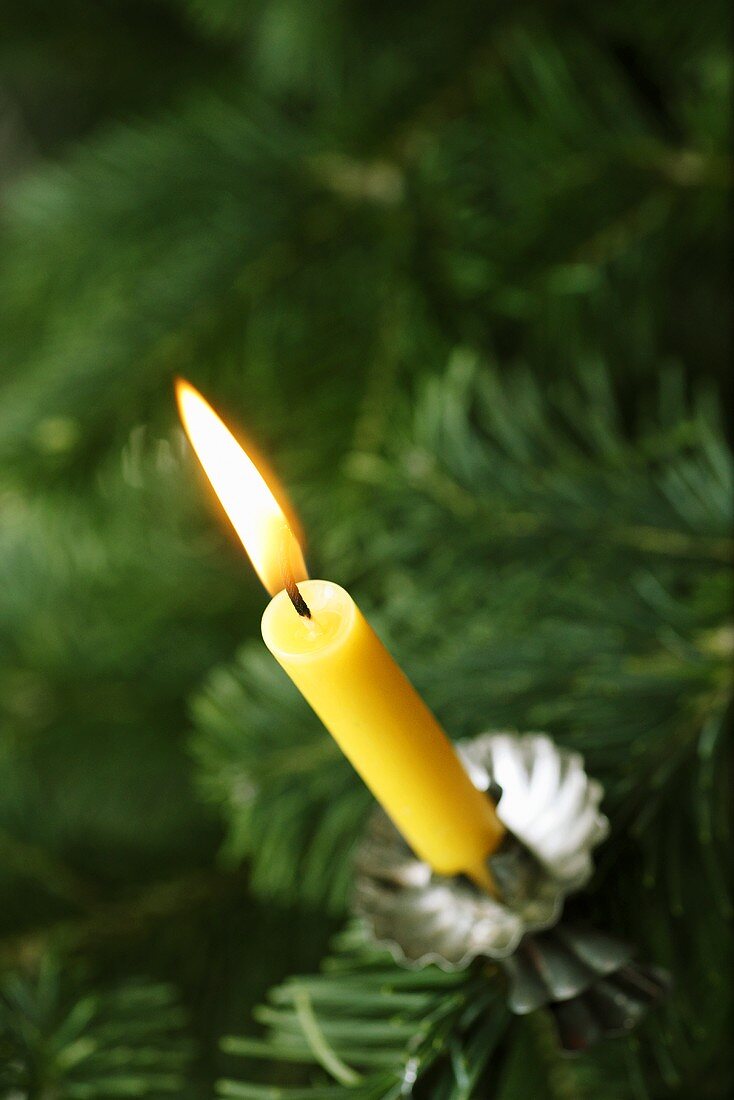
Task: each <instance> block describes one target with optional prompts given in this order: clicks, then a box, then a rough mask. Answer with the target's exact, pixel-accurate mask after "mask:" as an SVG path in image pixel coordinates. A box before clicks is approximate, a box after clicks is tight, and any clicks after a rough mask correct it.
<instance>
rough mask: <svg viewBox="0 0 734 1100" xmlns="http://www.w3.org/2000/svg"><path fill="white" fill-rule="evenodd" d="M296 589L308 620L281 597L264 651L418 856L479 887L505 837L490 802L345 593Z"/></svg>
mask: <svg viewBox="0 0 734 1100" xmlns="http://www.w3.org/2000/svg"><path fill="white" fill-rule="evenodd" d="M299 588H300V591H301V594H302V596H303V598H304V600H305V602H306V604H307V605H308V607H309V609H310V611H311V618H310V619H309V618H306V617H305V616H301V615H298V614H296V613H295V611H294V608H293V605H292V603H291V601H290V599H289V598H288V594H287V593H286V592H280V593H279V594H278V595H277V596H276V597H275V599H273V600H272V601H271V602H270V604H269V605H268V607H267V608H266V610H265V614H264V615H263V620H262V634H263V639H264V641H265V644H266V646H267V647H268V649H269V650H270V652H271V653H272V654H273V656H274V657H275V659H276V660H277V661H278V663H279V664H280V665H281V666H282V668H283V669H285V671H286V672H287V673H288V675H289V676H290V678H291V680H292V681H293V683H294V684H295V685H296V687H297V688H298V690H299V691H300V692H301V694H302V695H303V696H304V698H305V699H306V700H307V701H308V703H310V705H311V706H312V707H313V709H314V710H315V711H316V713H317V714H318V716H319V718H320V719H321V721H322V722H323V723H324V725H325V726H326V728H327V729H328V730H329V731H330V733H331V734H332V735H333V737H334V739H335V740H336V741H337V742H338V744H339V746H340V748H341V749H342V751H343V752H344V754H345V756H347V758H348V759H349V760H350V761H351V763H352V764H353V765H354V767H355V769H356V770H357V771H358V772H359V774H360V775H361V776H362V778H363V780H364V781H365V783H366V784H367V786H368V787H369V788H370V790H371V791H372V793H373V794H374V796H375V798H377V800H378V802H380V803H381V804H382V806H383V807H384V809H385V810H386V811H387V813H388V814H389V815H390V817H391V818H392V820H393V822H394V823H395V825H396V826H397V828H398V829H399V830H400V832H401V833H402V835H403V836H404V837H405V839H406V840H407V841H408V843H409V844H410V846H411V847H412V848H413V850H414V851H415V852H416V854H417V855H419V856H420V857H421V858H422V859H424V860H426V862H427V863H430V864H431V866H432V867H433V868H434V869H435V870H436V871H439V872H440V873H442V874H446V875H453V874H459V873H461V872H464V873H466V874H469V875H471V876H472V877H473V878H477V879H479V880H480V881H484V880H485V875H484V871H483V865H484V861H485V860H486V857H487V855H488V854H489V853H490V852H492V851H493V850H494V849H495V848H496V846H497V844H498V843H499V841H500V840H501V838H502V835H503V833H504V828H503V826H502V825H501V824H500V822H499V820H498V819H497V816H496V814H495V812H494V808H493V806H492V804H491V802H490V801H489V799H488V798H487V796H486V795H485V794H483V793H482V792H480V791H478V790H477V789H476V787H475V786H474V785H473V783H472V782H471V780H470V779H469V777H468V775H467V773H466V771H465V769H464V767H463V765H462V764H461V762H460V760H459V758H458V756H457V755H456V752H455V750H454V748H453V746H452V745H451V743H450V741H449V740H448V738H447V737H446V734H445V733H444V732H443V730H442V729H441V727H440V726H439V724H438V722H437V721H436V719H435V718H434V716H433V715H432V714H431V712H430V710H429V709H428V707H427V706H426V704H425V703H424V702H423V700H422V699H421V698H420V696H419V695H418V693H417V692H416V690H415V688H414V687H413V686H412V684H411V683H410V681H409V680H408V678H407V677H406V676H405V674H404V673H403V672H401V670H400V669H399V668H398V666H397V665H396V663H395V661H393V659H392V657H391V656H390V654H389V653H388V651H387V650H386V649H385V647H384V645H383V644H382V642H381V641H380V639H379V638H378V637H377V635H376V634H375V632H374V630H373V629H372V627H371V626H370V625H369V623H368V622H367V620H366V619H365V618H364V616H363V615H362V613H361V611H360V610H359V608H358V607H357V605H356V604H355V602H354V600H353V599H352V597H351V596H350V595H349V593H348V592H345V591H344V589H343V588H340V587H339V585H337V584H332V583H331V582H330V581H315V580H308V581H304V582H302V583H301V584H299Z"/></svg>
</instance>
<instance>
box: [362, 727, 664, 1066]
mask: <svg viewBox="0 0 734 1100" xmlns="http://www.w3.org/2000/svg"><path fill="white" fill-rule="evenodd" d="M458 750H459V752H460V754H461V756H462V758H463V760H464V763H465V766H466V768H467V770H468V772H469V774H470V776H471V779H472V781H473V782H474V784H475V786H476V787H478V788H479V789H480V790H483V791H486V792H487V795H488V797H492V798H493V799H494V801H495V802H496V808H497V815H498V817H499V818H500V820H501V821H502V823H503V824H504V825H505V827H506V829H507V833H506V834H505V838H504V840H503V842H502V844H501V845H500V847H499V848H498V849H497V850H496V851H495V852H493V853H492V855H491V856H490V857H489V858H488V861H487V865H488V869H489V872H490V874H491V876H492V879H493V881H494V882H495V884H496V887H497V895H496V896H495V897H492V896H490V895H488V894H487V893H485V892H483V891H481V890H480V889H479V888H478V887H477V886H475V885H474V884H473V883H472V882H470V881H469V880H468V879H466V878H464V877H463V876H457V877H454V878H449V877H446V876H442V875H438V874H435V873H434V872H433V871H432V869H431V868H430V867H429V865H428V864H427V863H424V862H423V861H422V860H420V859H418V858H417V857H416V856H415V855H414V854H413V852H412V851H411V849H410V848H409V847H408V845H407V844H406V843H405V841H404V840H403V839H402V837H401V835H400V834H399V833H398V831H397V829H396V828H395V826H394V825H393V824H392V822H391V821H390V820H389V818H388V817H387V815H386V814H385V813H384V811H382V810H381V809H378V810H376V811H375V813H374V814H373V816H372V817H371V819H370V821H369V823H368V826H367V831H366V833H365V836H364V838H363V842H362V844H361V846H360V848H359V849H358V852H357V859H356V868H357V877H356V884H355V894H354V909H355V912H356V913H357V914H358V915H359V916H360V917H361V918H362V920H363V922H364V924H365V926H366V928H367V931H368V934H369V935H370V937H371V938H372V939H373V940H374V942H375V943H377V944H379V945H381V946H383V947H385V948H386V949H387V950H388V951H389V952H390V953H391V954H392V956H393V958H394V959H395V960H396V962H398V963H399V964H400V965H401V966H406V967H414V968H422V967H425V966H428V965H435V966H438V967H440V968H441V969H442V970H448V971H455V970H461V969H464V968H466V967H468V966H470V965H471V964H472V963H473V961H474V960H475V959H478V958H485V959H486V958H489V959H493V960H495V961H496V962H497V963H498V965H499V966H500V967H501V968H502V969H503V970H504V972H505V975H506V977H507V982H508V1006H509V1008H510V1010H511V1011H512V1012H514V1013H517V1014H520V1015H522V1014H525V1013H527V1012H531V1011H534V1010H535V1009H537V1008H540V1007H542V1006H547V1007H548V1008H549V1009H550V1010H551V1012H552V1014H553V1016H554V1019H555V1021H556V1024H557V1028H558V1032H559V1038H560V1041H561V1044H562V1046H563V1047H564V1048H565V1049H567V1050H581V1049H583V1048H585V1047H587V1046H589V1045H590V1044H591V1043H592V1042H594V1041H596V1040H597V1039H599V1038H601V1037H602V1036H604V1035H611V1034H619V1033H622V1032H624V1031H627V1030H629V1028H631V1027H633V1026H634V1025H635V1024H636V1023H637V1021H638V1020H639V1018H640V1017H641V1015H642V1014H643V1013H644V1011H645V1010H646V1009H647V1007H648V1006H649V1005H650V1004H652V1003H653V1002H655V1001H656V1000H658V999H659V998H660V997H661V996H662V995H663V993H664V992H665V991H666V990H667V988H668V985H669V979H668V977H667V975H665V974H664V973H663V972H662V971H659V970H656V969H654V968H651V967H644V966H640V965H638V964H635V963H634V962H633V961H632V960H633V952H632V950H631V949H630V948H629V947H628V946H627V945H626V944H624V943H621V942H620V941H618V940H616V939H613V938H611V937H609V936H606V935H604V934H601V933H598V932H593V931H586V930H581V929H579V928H573V927H569V926H567V925H565V924H560V925H559V921H560V918H561V915H562V912H563V906H564V902H565V899H566V897H567V896H568V895H569V894H571V893H573V892H576V891H578V890H580V889H582V888H583V887H584V886H585V885H586V883H587V882H588V881H589V879H590V878H591V875H592V873H593V855H592V853H593V849H594V848H595V847H596V845H597V844H599V843H600V842H601V841H602V840H604V838H605V837H606V836H607V834H608V831H609V823H608V821H607V818H606V817H605V816H604V814H603V813H602V812H601V810H600V804H601V800H602V796H603V789H602V787H601V784H600V783H598V782H597V781H596V780H594V779H592V778H590V777H589V776H588V775H587V773H586V770H585V768H584V763H583V760H582V758H581V756H579V754H578V753H572V752H569V751H568V750H566V749H563V748H561V747H560V746H558V745H556V744H555V742H554V741H552V740H551V738H550V737H548V736H547V735H546V734H542V733H527V734H523V735H521V734H517V733H508V732H501V733H485V734H481V735H479V736H478V737H475V738H473V739H472V740H470V741H465V742H462V743H461V744H459V745H458Z"/></svg>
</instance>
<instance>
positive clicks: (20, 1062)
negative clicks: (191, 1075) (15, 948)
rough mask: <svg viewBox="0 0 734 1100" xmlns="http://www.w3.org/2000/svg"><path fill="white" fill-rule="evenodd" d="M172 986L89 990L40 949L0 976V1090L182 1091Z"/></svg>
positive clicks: (38, 1094) (180, 1040)
mask: <svg viewBox="0 0 734 1100" xmlns="http://www.w3.org/2000/svg"><path fill="white" fill-rule="evenodd" d="M183 1024H184V1016H183V1013H182V1011H181V1009H180V1008H179V1006H178V1003H177V1000H176V997H175V994H174V992H173V990H172V989H171V988H170V987H168V986H164V985H154V984H152V983H147V984H146V983H144V982H132V981H129V982H126V983H125V984H123V985H119V986H117V987H115V988H112V989H109V990H101V991H98V990H96V989H94V990H89V989H88V988H85V987H84V985H81V986H80V985H79V984H78V982H75V981H74V980H73V979H72V978H70V976H69V975H68V974H65V973H62V970H61V966H60V963H59V961H58V960H56V959H53V958H52V957H50V956H46V957H45V958H43V959H42V960H41V962H40V965H39V967H38V971H37V974H36V975H35V976H30V975H24V974H21V973H15V974H13V973H11V974H7V975H5V976H4V977H3V978H2V979H1V980H0V1094H1V1095H2V1096H3V1097H7V1098H8V1100H9V1098H10V1097H18V1098H28V1100H31V1098H35V1100H51V1098H52V1097H55V1098H58V1100H84V1098H90V1100H91V1098H92V1097H102V1096H149V1097H161V1096H168V1095H175V1096H181V1095H182V1094H183V1092H184V1090H185V1086H186V1070H187V1067H188V1065H189V1062H190V1057H191V1051H190V1046H189V1043H188V1041H187V1040H186V1039H185V1038H184V1037H183Z"/></svg>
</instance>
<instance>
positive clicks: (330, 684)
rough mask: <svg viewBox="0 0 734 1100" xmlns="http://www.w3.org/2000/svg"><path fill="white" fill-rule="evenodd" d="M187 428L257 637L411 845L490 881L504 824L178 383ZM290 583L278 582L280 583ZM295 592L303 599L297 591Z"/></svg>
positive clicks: (214, 423)
mask: <svg viewBox="0 0 734 1100" xmlns="http://www.w3.org/2000/svg"><path fill="white" fill-rule="evenodd" d="M177 397H178V403H179V410H180V412H181V418H182V420H183V423H184V426H185V428H186V431H187V433H188V435H189V439H190V440H191V443H192V445H193V447H194V450H195V451H196V453H197V455H198V457H199V460H200V461H201V464H202V466H203V467H204V470H205V471H206V473H207V476H208V477H209V479H210V481H211V483H212V485H213V487H214V490H215V492H216V493H217V495H218V497H219V499H220V500H221V502H222V504H223V505H224V508H225V511H226V512H227V514H228V516H229V518H230V520H231V521H232V523H233V525H234V527H235V530H236V531H237V533H238V535H239V536H240V539H241V540H242V543H243V545H244V547H245V549H246V551H247V553H248V554H249V556H250V559H251V561H252V563H253V565H254V567H255V569H256V570H257V572H258V575H259V576H260V579H261V580H262V582H263V584H264V585H265V587H266V588H267V589H268V590H269V592H270V593H271V595H273V596H274V597H275V598H274V599H273V600H272V601H271V603H270V604H269V605H268V607H267V608H266V610H265V614H264V615H263V621H262V632H263V638H264V640H265V644H266V645H267V646H268V649H269V650H270V652H271V653H272V654H273V656H274V657H275V658H276V660H277V661H278V662H279V663H280V664H281V666H282V667H283V668H284V669H285V671H286V672H287V673H288V675H289V676H290V678H291V680H292V681H293V683H294V684H295V685H296V687H297V688H298V689H299V691H300V692H301V693H302V695H303V696H304V697H305V698H306V700H307V701H308V702H309V703H310V705H311V706H312V707H313V709H314V710H315V711H316V713H317V714H318V716H319V717H320V718H321V720H322V722H323V723H324V725H325V726H326V728H327V729H328V730H329V732H330V733H331V734H332V736H333V737H334V739H335V740H336V741H337V742H338V744H339V746H340V747H341V749H342V751H343V752H344V753H345V755H346V756H347V757H348V758H349V760H350V761H351V763H352V764H353V765H354V767H355V769H356V770H357V771H358V772H359V774H360V775H361V776H362V778H363V779H364V781H365V783H366V784H367V786H368V787H369V788H370V790H371V791H372V792H373V794H374V795H375V797H376V798H377V799H378V801H379V802H380V803H381V804H382V806H383V807H384V809H385V810H386V812H387V813H388V814H389V816H390V817H391V818H392V820H393V821H394V823H395V825H396V826H397V828H398V829H399V830H400V832H401V833H402V835H403V836H404V837H405V839H406V840H407V841H408V843H409V844H410V845H411V847H412V848H413V849H414V851H415V852H416V854H417V855H419V856H420V857H421V858H422V859H424V860H426V862H427V863H429V864H430V865H431V866H432V867H433V868H434V870H436V871H438V872H439V873H441V874H446V875H453V874H460V873H462V872H463V873H465V874H467V875H469V876H470V877H472V878H473V879H474V880H475V881H476V882H478V883H480V884H481V885H483V886H485V887H486V888H488V889H491V877H490V876H489V873H488V871H487V869H486V859H487V856H488V855H490V854H491V853H492V852H493V851H494V850H495V849H496V848H497V846H498V845H499V843H500V841H501V839H502V837H503V835H504V831H505V830H504V826H503V825H502V823H501V822H500V820H499V818H498V817H497V815H496V813H495V810H494V806H493V805H492V803H491V802H490V800H489V798H488V797H487V796H486V795H485V794H483V793H481V792H480V791H478V790H477V789H476V787H474V785H473V784H472V782H471V780H470V779H469V776H468V775H467V773H466V771H465V769H464V767H463V765H462V763H461V761H460V760H459V757H458V756H457V754H456V752H455V750H454V748H453V746H452V745H451V743H450V741H449V740H448V738H447V737H446V734H445V733H444V732H443V730H442V729H441V727H440V726H439V724H438V722H437V721H436V719H435V718H434V716H433V715H432V714H431V712H430V710H429V709H428V707H427V706H426V704H425V703H424V702H423V700H422V699H421V698H420V696H419V695H418V693H417V692H416V691H415V689H414V688H413V686H412V685H411V683H410V682H409V680H408V679H407V678H406V676H405V675H404V674H403V673H402V672H401V671H400V669H399V668H398V666H397V665H396V664H395V662H394V661H393V659H392V657H391V656H390V654H389V653H388V652H387V650H386V649H385V647H384V646H383V644H382V643H381V642H380V640H379V638H378V637H377V635H376V634H375V632H374V631H373V630H372V628H371V627H370V626H369V624H368V623H367V621H366V620H365V618H364V616H363V615H362V613H361V612H360V610H359V608H358V607H357V605H356V604H355V603H354V600H353V599H352V598H351V596H350V595H349V594H348V593H347V592H345V591H344V589H343V588H340V587H339V585H337V584H332V583H331V582H329V581H315V580H308V579H306V578H307V577H308V573H307V572H306V566H305V562H304V560H303V554H302V552H301V548H300V545H299V543H298V540H297V539H296V538H295V536H294V534H293V532H292V530H291V527H290V526H289V524H288V521H287V519H286V515H285V512H284V511H283V506H282V505H281V503H279V501H280V500H282V499H283V497H282V494H279V498H278V499H276V496H275V495H274V494H273V492H271V490H270V488H269V487H268V484H267V482H266V481H265V479H264V477H263V476H262V473H261V472H260V471H258V469H257V467H256V466H255V465H254V463H253V462H252V461H251V460H250V459H249V458H248V456H247V455H246V454H245V452H244V450H243V449H242V447H241V446H240V444H239V443H238V442H237V440H236V439H235V437H234V436H233V435H232V433H231V432H230V431H229V429H228V428H227V427H225V425H224V424H223V423H222V421H221V420H220V418H219V417H218V416H217V414H216V413H215V412H214V410H213V409H212V408H211V406H210V405H209V404H207V402H206V401H205V400H204V398H203V397H202V396H201V394H200V393H198V391H197V390H195V389H194V388H193V386H190V385H189V384H188V383H187V382H179V383H178V384H177ZM286 587H287V588H288V591H283V589H285V588H286ZM304 601H305V602H304Z"/></svg>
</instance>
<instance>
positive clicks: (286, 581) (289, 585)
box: [280, 542, 311, 619]
mask: <svg viewBox="0 0 734 1100" xmlns="http://www.w3.org/2000/svg"><path fill="white" fill-rule="evenodd" d="M280 570H281V573H282V575H283V587H284V588H285V590H286V592H287V593H288V596H289V598H290V601H291V603H292V604H293V606H294V607H295V609H296V611H297V612H298V614H299V615H300V616H301V617H302V618H304V619H310V618H311V608H310V607H309V606H308V604H307V603H306V601H305V600H304V598H303V596H302V595H301V590H300V588H299V587H298V585H297V584H296V578H295V577H294V576H293V570H292V569H291V563H290V561H289V559H288V548H287V545H286V543H285V542H284V543H283V545H282V546H281V549H280Z"/></svg>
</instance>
